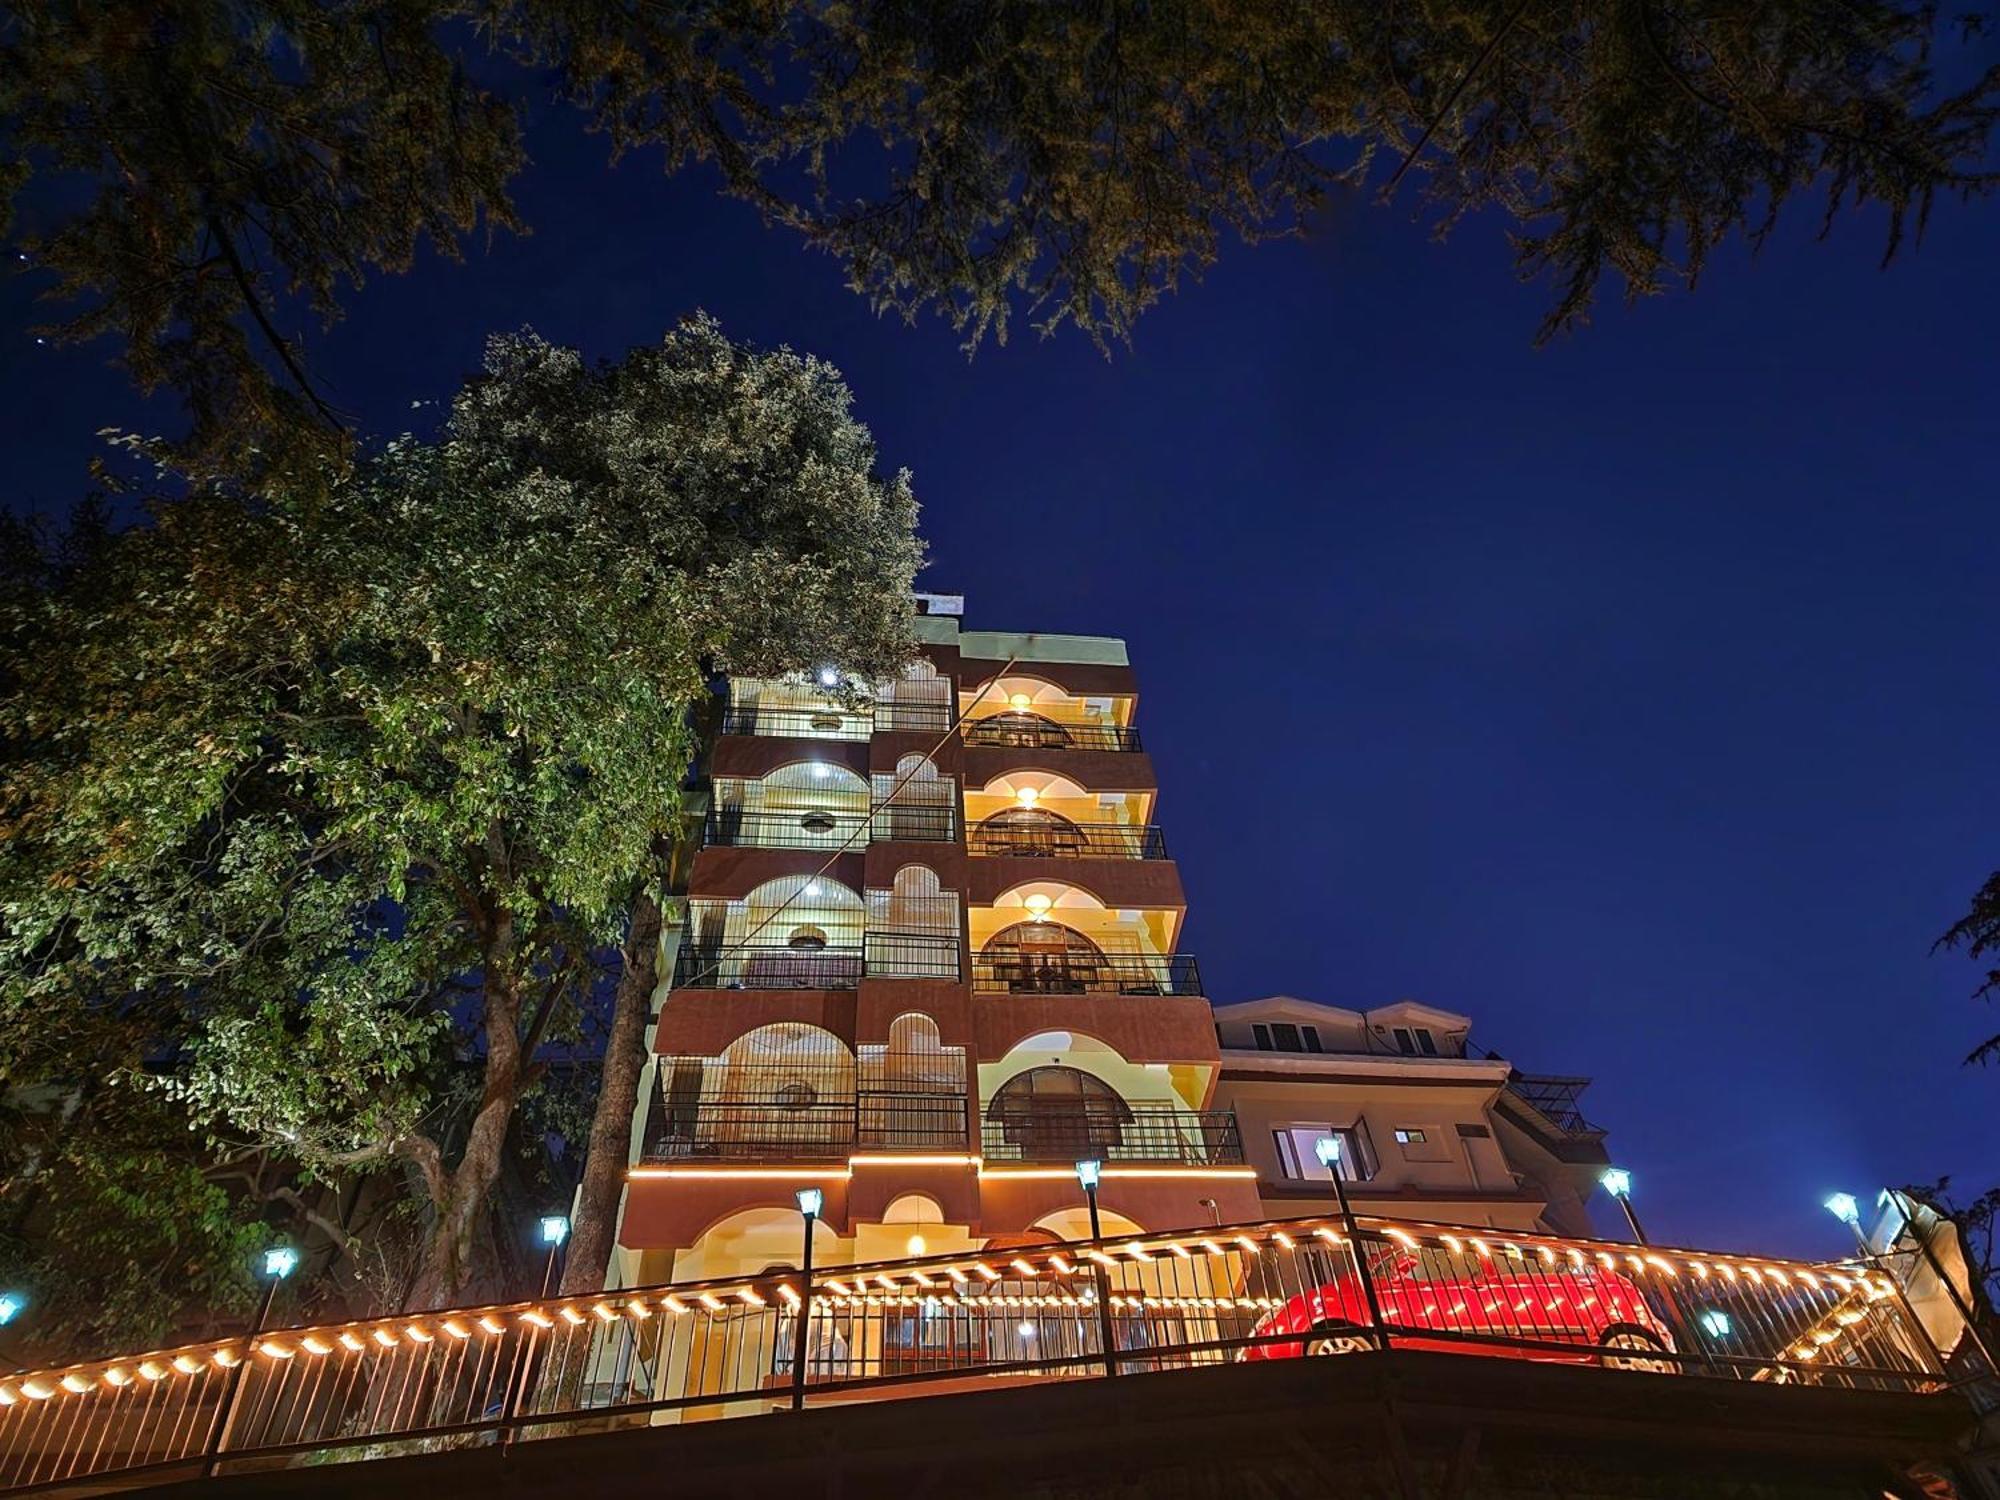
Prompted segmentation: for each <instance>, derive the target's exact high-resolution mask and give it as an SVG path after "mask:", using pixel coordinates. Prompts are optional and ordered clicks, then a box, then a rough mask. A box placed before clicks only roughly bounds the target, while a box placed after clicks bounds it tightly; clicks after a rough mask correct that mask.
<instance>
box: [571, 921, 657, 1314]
mask: <svg viewBox="0 0 2000 1500" xmlns="http://www.w3.org/2000/svg"><path fill="white" fill-rule="evenodd" d="M660 920H661V918H660V905H659V903H658V902H657V901H655V900H654V899H653V897H652V895H651V894H650V893H649V892H646V891H641V892H640V893H639V894H638V895H637V896H635V897H634V898H633V900H632V920H631V923H630V925H629V927H628V928H627V930H626V933H625V945H624V947H623V949H622V950H621V951H620V953H619V958H620V960H621V966H620V969H619V974H618V987H617V990H616V991H615V992H614V994H613V997H612V1002H611V1034H610V1036H609V1037H608V1038H606V1040H605V1043H604V1070H603V1073H602V1075H601V1076H600V1078H599V1080H598V1086H597V1107H596V1110H595V1112H594V1113H593V1114H592V1115H591V1117H590V1144H589V1146H588V1148H587V1150H586V1152H585V1155H584V1160H583V1184H582V1188H581V1191H580V1192H579V1193H578V1195H577V1203H576V1211H575V1214H574V1215H573V1219H574V1222H573V1223H572V1224H571V1225H570V1238H569V1254H568V1258H567V1259H566V1260H565V1261H564V1264H563V1277H562V1291H563V1295H564V1296H576V1295H579V1294H581V1293H585V1292H598V1291H602V1290H603V1289H604V1278H605V1272H606V1270H607V1269H608V1268H609V1266H610V1263H611V1246H612V1241H613V1239H614V1238H615V1237H616V1234H617V1228H618V1199H619V1194H620V1191H621V1190H622V1189H623V1187H624V1185H625V1167H626V1161H627V1154H628V1150H629V1147H630V1143H631V1138H632V1134H631V1133H632V1115H633V1112H634V1111H635V1110H636V1109H637V1108H638V1103H639V1075H640V1073H641V1072H643V1071H644V1069H645V1066H646V1021H647V1019H648V1017H649V1016H650V1015H651V1014H652V998H653V988H654V986H655V984H656V983H657V982H658V979H659V963H660Z"/></svg>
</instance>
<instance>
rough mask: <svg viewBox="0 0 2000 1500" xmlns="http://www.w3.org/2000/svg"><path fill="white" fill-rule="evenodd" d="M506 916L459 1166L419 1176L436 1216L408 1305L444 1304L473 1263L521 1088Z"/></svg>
mask: <svg viewBox="0 0 2000 1500" xmlns="http://www.w3.org/2000/svg"><path fill="white" fill-rule="evenodd" d="M513 927H514V924H513V918H512V917H510V916H507V915H506V914H504V913H502V914H501V915H499V916H498V917H496V918H495V920H494V922H493V927H492V937H491V939H490V940H489V942H488V943H487V944H486V948H485V952H484V953H483V954H482V955H481V956H482V958H483V959H484V961H485V963H484V981H485V983H484V988H485V1027H484V1030H485V1035H486V1070H485V1080H484V1089H483V1092H482V1093H481V1095H480V1099H479V1110H478V1113H476V1114H475V1115H474V1116H473V1117H472V1128H471V1129H470V1130H469V1131H467V1132H466V1137H465V1150H464V1151H463V1153H461V1155H460V1156H459V1159H458V1165H457V1166H456V1167H453V1168H451V1169H449V1170H447V1169H446V1168H445V1167H444V1165H443V1163H442V1162H440V1161H436V1160H433V1161H431V1162H430V1163H428V1164H427V1165H426V1166H425V1180H426V1181H427V1182H428V1183H429V1185H430V1189H431V1201H432V1204H433V1206H434V1208H435V1210H436V1212H437V1220H436V1222H435V1223H434V1224H432V1225H431V1236H430V1242H429V1243H428V1244H427V1245H426V1246H425V1247H424V1259H423V1269H422V1270H420V1271H419V1272H418V1273H417V1279H416V1284H415V1285H414V1286H412V1287H411V1288H410V1297H409V1308H410V1310H411V1311H413V1312H414V1311H417V1310H420V1309H423V1308H430V1307H445V1306H449V1305H450V1303H451V1301H452V1299H453V1298H454V1297H455V1296H456V1295H457V1294H458V1293H459V1291H460V1290H461V1289H462V1288H463V1287H464V1285H465V1283H466V1281H467V1280H468V1279H469V1273H470V1271H471V1269H472V1259H473V1256H472V1238H473V1232H474V1231H475V1230H476V1229H477V1228H478V1227H479V1220H480V1215H481V1214H482V1213H484V1212H485V1209H486V1205H487V1203H488V1201H489V1200H490V1198H491V1196H492V1193H493V1184H494V1183H495V1182H497V1181H499V1178H500V1164H501V1152H502V1151H503V1150H504V1148H505V1147H506V1144H507V1127H508V1126H509V1125H510V1124H511V1123H512V1122H513V1118H514V1107H515V1105H516V1104H517V1103H518V1102H519V1099H520V1093H521V1065H522V1058H521V1029H520V1028H521V989H520V985H521V980H520V975H519V974H518V973H516V972H515V958H516V955H515V951H514V931H513Z"/></svg>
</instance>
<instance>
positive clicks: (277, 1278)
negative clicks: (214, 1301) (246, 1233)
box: [201, 1245, 299, 1479]
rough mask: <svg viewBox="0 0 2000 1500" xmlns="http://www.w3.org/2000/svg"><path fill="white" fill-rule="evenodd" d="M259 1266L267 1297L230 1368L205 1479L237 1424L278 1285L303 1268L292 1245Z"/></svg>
mask: <svg viewBox="0 0 2000 1500" xmlns="http://www.w3.org/2000/svg"><path fill="white" fill-rule="evenodd" d="M259 1264H260V1265H261V1266H262V1269H263V1275H264V1297H263V1300H262V1301H261V1302H259V1303H258V1304H257V1319H256V1321H255V1322H253V1323H252V1324H251V1325H250V1332H249V1333H248V1334H246V1335H245V1336H244V1339H243V1354H242V1357H241V1358H239V1359H238V1360H237V1361H236V1363H235V1364H233V1365H231V1366H230V1367H229V1388H228V1389H227V1390H226V1391H224V1392H223V1395H222V1403H221V1405H219V1406H218V1407H217V1408H216V1413H215V1425H214V1426H212V1427H210V1428H209V1431H208V1446H207V1448H206V1449H205V1450H204V1451H203V1453H202V1456H201V1477H202V1478H204V1479H212V1478H214V1477H215V1469H216V1465H217V1464H218V1463H220V1462H221V1459H222V1445H223V1444H224V1443H226V1442H228V1441H229V1429H230V1428H231V1427H232V1426H234V1425H235V1422H236V1408H237V1405H238V1403H239V1402H241V1400H242V1399H243V1372H244V1370H245V1369H247V1368H248V1367H249V1364H250V1356H251V1355H252V1354H254V1353H256V1351H257V1335H258V1334H260V1333H262V1332H263V1331H264V1325H265V1324H266V1323H268V1322H269V1321H270V1320H271V1303H272V1302H273V1301H274V1300H275V1299H276V1298H277V1295H278V1284H279V1283H280V1282H282V1281H284V1280H285V1278H286V1277H288V1276H290V1275H291V1274H292V1272H294V1271H296V1270H297V1269H298V1268H299V1252H298V1251H297V1250H296V1249H294V1248H293V1247H292V1246H290V1245H273V1246H271V1247H270V1248H269V1249H268V1250H266V1251H265V1252H264V1254H263V1257H262V1259H261V1261H260V1262H259Z"/></svg>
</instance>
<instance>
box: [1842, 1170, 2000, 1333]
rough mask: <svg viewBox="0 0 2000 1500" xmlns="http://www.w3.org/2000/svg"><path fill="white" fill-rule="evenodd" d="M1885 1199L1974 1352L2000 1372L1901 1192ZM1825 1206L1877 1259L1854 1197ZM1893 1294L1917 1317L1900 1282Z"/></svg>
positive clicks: (1863, 1249) (1866, 1254) (1844, 1196)
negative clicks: (1892, 1204)
mask: <svg viewBox="0 0 2000 1500" xmlns="http://www.w3.org/2000/svg"><path fill="white" fill-rule="evenodd" d="M1888 1196H1889V1197H1890V1198H1892V1199H1893V1200H1894V1201H1895V1204H1896V1212H1897V1213H1899V1214H1901V1215H1902V1216H1903V1227H1904V1228H1905V1229H1907V1230H1908V1231H1909V1232H1910V1238H1911V1239H1913V1240H1915V1241H1916V1242H1917V1249H1918V1250H1919V1251H1920V1252H1922V1254H1923V1257H1924V1261H1925V1263H1926V1264H1927V1265H1929V1267H1930V1268H1931V1274H1932V1275H1933V1276H1935V1277H1937V1279H1938V1284H1939V1285H1940V1286H1942V1287H1943V1288H1944V1294H1945V1295H1946V1296H1947V1297H1949V1298H1950V1299H1951V1305H1952V1306H1953V1307H1955V1308H1956V1309H1958V1315H1959V1317H1960V1318H1962V1319H1964V1321H1965V1331H1966V1334H1967V1335H1968V1336H1969V1337H1970V1338H1971V1340H1972V1347H1973V1348H1975V1349H1977V1350H1978V1351H1979V1353H1980V1355H1981V1357H1982V1358H1984V1359H1985V1361H1986V1368H1987V1369H1989V1370H1993V1371H1996V1372H2000V1365H1996V1364H1995V1363H1994V1361H1993V1351H1992V1350H1990V1349H1989V1348H1987V1347H1986V1340H1985V1339H1984V1338H1983V1337H1982V1336H1981V1335H1980V1332H1979V1324H1978V1321H1977V1320H1976V1319H1975V1318H1974V1317H1973V1315H1972V1309H1971V1308H1969V1307H1967V1306H1966V1305H1965V1299H1964V1298H1962V1297H1960V1296H1959V1294H1958V1287H1957V1285H1956V1284H1955V1283H1954V1282H1953V1281H1952V1279H1951V1277H1950V1276H1948V1275H1946V1274H1945V1269H1944V1266H1943V1265H1942V1264H1940V1263H1939V1261H1938V1258H1937V1252H1936V1251H1935V1250H1933V1249H1931V1244H1930V1238H1929V1237H1928V1236H1927V1235H1926V1234H1925V1233H1924V1232H1923V1231H1922V1230H1921V1229H1919V1228H1917V1220H1916V1216H1915V1215H1914V1214H1912V1213H1911V1212H1910V1206H1909V1204H1908V1203H1906V1202H1904V1201H1903V1195H1902V1194H1901V1193H1896V1192H1891V1193H1890V1194H1889V1195H1888ZM1825 1207H1826V1211H1827V1212H1828V1213H1830V1214H1832V1215H1833V1216H1834V1217H1835V1218H1836V1219H1838V1220H1840V1222H1841V1223H1843V1224H1845V1225H1846V1226H1847V1227H1848V1228H1849V1229H1851V1230H1853V1231H1854V1243H1855V1244H1856V1245H1857V1246H1859V1247H1860V1250H1861V1254H1862V1256H1863V1257H1864V1258H1865V1259H1868V1260H1877V1259H1879V1258H1880V1257H1878V1256H1877V1255H1876V1253H1875V1247H1874V1246H1873V1245H1871V1244H1869V1243H1868V1236H1867V1235H1865V1234H1863V1233H1862V1232H1861V1205H1860V1204H1858V1203H1856V1202H1855V1201H1854V1194H1852V1193H1834V1194H1832V1195H1831V1196H1830V1197H1828V1198H1827V1200H1826V1203H1825ZM1889 1279H1890V1280H1891V1281H1896V1277H1895V1276H1894V1275H1893V1274H1891V1275H1890V1277H1889ZM1896 1291H1897V1294H1898V1295H1899V1296H1901V1297H1902V1298H1903V1306H1904V1309H1905V1310H1906V1311H1907V1312H1908V1313H1909V1314H1910V1317H1911V1318H1912V1319H1913V1320H1915V1319H1916V1317H1917V1315H1916V1309H1915V1308H1913V1307H1911V1306H1910V1305H1909V1299H1908V1297H1907V1296H1906V1295H1904V1292H1905V1289H1904V1288H1903V1286H1902V1285H1901V1284H1900V1283H1898V1284H1897V1287H1896ZM1917 1321H1918V1326H1919V1327H1920V1328H1921V1327H1922V1322H1921V1320H1917ZM1938 1355H1939V1364H1940V1365H1942V1364H1943V1356H1944V1351H1943V1350H1939V1351H1938Z"/></svg>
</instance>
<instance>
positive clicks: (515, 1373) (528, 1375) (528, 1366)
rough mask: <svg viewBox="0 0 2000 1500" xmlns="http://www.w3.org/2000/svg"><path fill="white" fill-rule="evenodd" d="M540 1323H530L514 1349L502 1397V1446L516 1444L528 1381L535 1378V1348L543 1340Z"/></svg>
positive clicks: (506, 1446) (526, 1395)
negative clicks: (512, 1360)
mask: <svg viewBox="0 0 2000 1500" xmlns="http://www.w3.org/2000/svg"><path fill="white" fill-rule="evenodd" d="M541 1338H542V1328H541V1325H540V1324H539V1323H533V1322H531V1323H529V1324H528V1336H527V1338H526V1339H525V1340H523V1341H522V1342H521V1344H520V1345H519V1346H518V1347H517V1348H516V1349H515V1351H514V1368H513V1370H512V1371H510V1372H509V1374H508V1377H507V1393H506V1395H504V1396H502V1397H501V1398H500V1446H501V1447H502V1448H511V1447H512V1446H513V1445H514V1428H515V1423H516V1420H517V1419H518V1418H519V1416H520V1414H521V1407H522V1404H523V1403H524V1402H525V1401H526V1400H527V1397H528V1383H529V1381H530V1380H532V1379H533V1378H534V1371H535V1349H536V1346H537V1345H538V1344H539V1343H540V1342H541Z"/></svg>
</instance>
